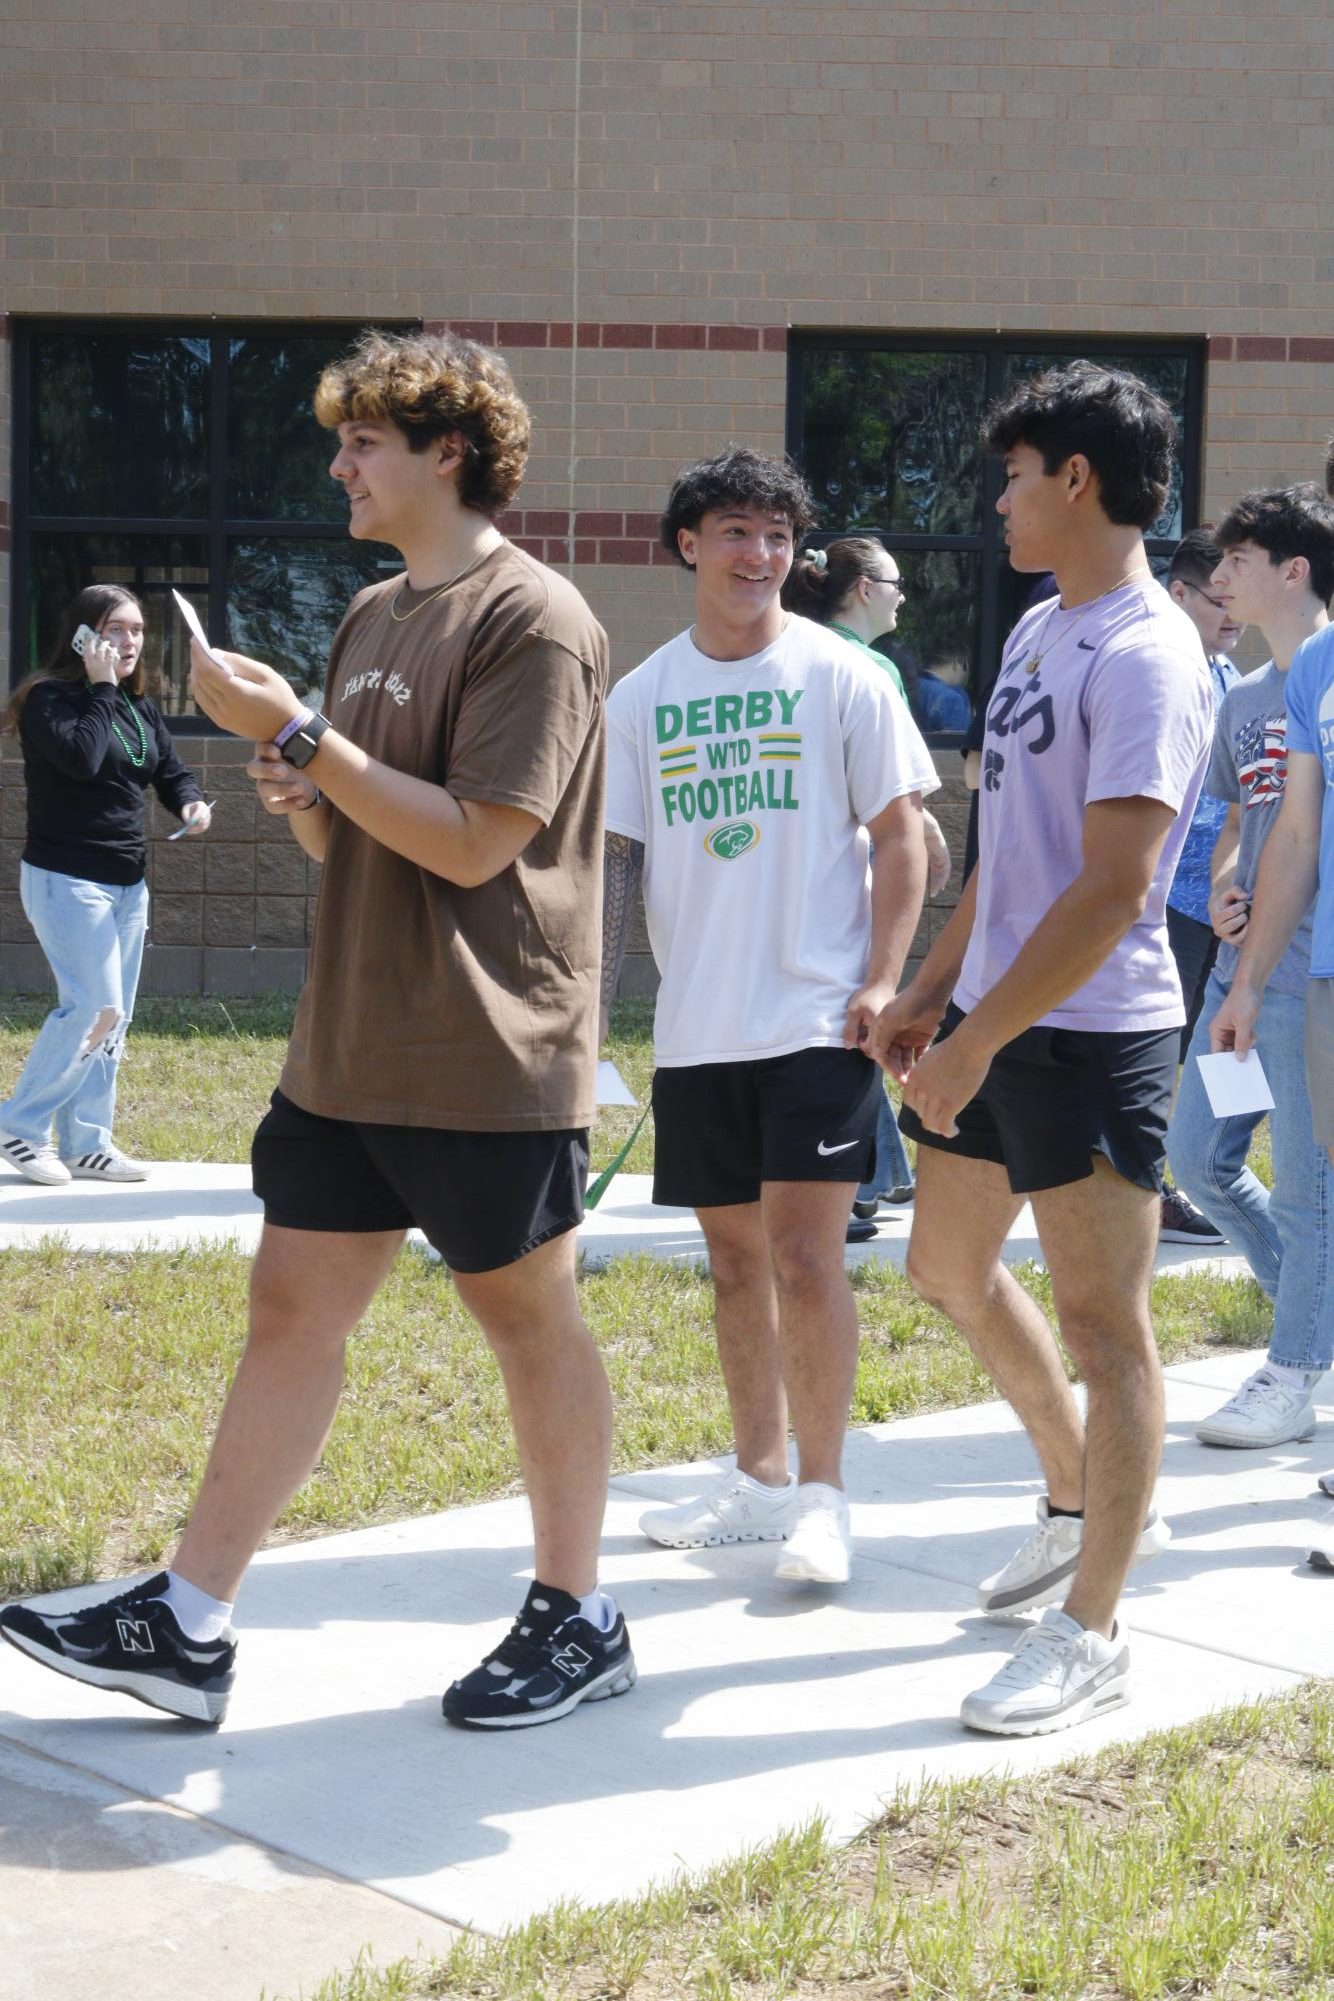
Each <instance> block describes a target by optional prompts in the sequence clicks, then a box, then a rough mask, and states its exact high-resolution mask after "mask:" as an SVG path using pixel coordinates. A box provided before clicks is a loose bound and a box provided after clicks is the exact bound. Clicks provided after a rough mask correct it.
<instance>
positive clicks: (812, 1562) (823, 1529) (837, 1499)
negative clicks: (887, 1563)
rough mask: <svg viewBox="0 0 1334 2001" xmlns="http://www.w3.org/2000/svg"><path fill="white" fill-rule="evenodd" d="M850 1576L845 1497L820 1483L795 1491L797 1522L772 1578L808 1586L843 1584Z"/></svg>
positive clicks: (836, 1490) (804, 1483)
mask: <svg viewBox="0 0 1334 2001" xmlns="http://www.w3.org/2000/svg"><path fill="white" fill-rule="evenodd" d="M851 1575H852V1536H851V1534H850V1532H849V1529H848V1497H847V1495H846V1494H844V1493H842V1492H841V1491H840V1489H839V1488H837V1487H827V1486H825V1484H824V1483H823V1481H820V1480H806V1481H803V1482H802V1484H801V1486H799V1487H798V1488H797V1500H796V1521H795V1522H794V1523H793V1526H792V1532H791V1534H790V1535H789V1536H788V1539H787V1548H786V1549H785V1550H784V1551H783V1554H782V1555H781V1556H780V1557H779V1559H778V1561H777V1563H776V1564H775V1565H774V1576H775V1577H791V1578H799V1579H801V1580H802V1581H804V1582H806V1583H809V1584H846V1583H847V1581H848V1579H849V1577H851Z"/></svg>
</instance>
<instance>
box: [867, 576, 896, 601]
mask: <svg viewBox="0 0 1334 2001" xmlns="http://www.w3.org/2000/svg"><path fill="white" fill-rule="evenodd" d="M862 582H863V583H864V584H888V585H889V587H890V589H891V590H893V591H897V592H898V594H899V596H900V597H902V596H903V583H902V580H901V579H900V578H899V577H874V576H872V577H863V578H862Z"/></svg>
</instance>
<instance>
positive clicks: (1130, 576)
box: [1024, 570, 1143, 674]
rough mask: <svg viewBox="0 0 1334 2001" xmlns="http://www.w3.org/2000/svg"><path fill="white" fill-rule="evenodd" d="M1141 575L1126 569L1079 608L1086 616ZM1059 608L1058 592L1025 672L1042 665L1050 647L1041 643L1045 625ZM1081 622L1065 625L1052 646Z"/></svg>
mask: <svg viewBox="0 0 1334 2001" xmlns="http://www.w3.org/2000/svg"><path fill="white" fill-rule="evenodd" d="M1141 575H1143V572H1142V571H1140V570H1127V571H1126V574H1125V575H1124V576H1123V577H1118V578H1117V580H1116V582H1115V583H1114V584H1109V585H1108V587H1107V589H1106V590H1105V591H1099V592H1098V595H1097V597H1095V598H1090V599H1089V601H1088V603H1087V604H1086V605H1082V606H1080V610H1081V611H1082V612H1083V613H1084V616H1085V617H1087V615H1088V613H1089V612H1091V611H1094V610H1096V608H1097V607H1098V606H1099V605H1100V604H1101V603H1102V601H1103V599H1104V598H1109V597H1110V596H1111V595H1112V592H1113V591H1119V590H1124V588H1125V586H1126V585H1127V584H1133V583H1134V581H1135V579H1136V577H1138V576H1141ZM1061 608H1062V607H1061V600H1060V596H1059V594H1058V596H1057V599H1056V602H1055V604H1054V605H1053V606H1052V608H1051V610H1050V611H1049V612H1048V613H1047V616H1046V617H1045V618H1044V619H1043V621H1042V630H1041V631H1040V632H1039V633H1038V636H1037V638H1036V640H1035V641H1034V642H1033V653H1032V656H1031V658H1029V659H1028V660H1025V662H1024V672H1025V674H1036V673H1037V671H1038V668H1039V667H1040V666H1041V665H1042V663H1043V661H1044V659H1045V658H1046V656H1047V654H1048V653H1049V652H1050V650H1051V648H1050V647H1048V646H1045V645H1044V644H1043V641H1044V640H1045V639H1046V637H1047V627H1048V626H1049V625H1050V624H1051V622H1052V620H1053V619H1054V618H1055V616H1056V614H1057V612H1058V611H1060V610H1061ZM1083 623H1084V619H1083V618H1077V619H1076V620H1075V622H1074V624H1073V625H1069V626H1067V627H1066V629H1065V631H1064V633H1059V632H1058V633H1057V635H1056V638H1055V639H1053V640H1052V646H1055V644H1056V642H1057V640H1059V639H1068V638H1069V637H1070V634H1071V633H1072V632H1078V630H1079V628H1080V626H1081V625H1082V624H1083Z"/></svg>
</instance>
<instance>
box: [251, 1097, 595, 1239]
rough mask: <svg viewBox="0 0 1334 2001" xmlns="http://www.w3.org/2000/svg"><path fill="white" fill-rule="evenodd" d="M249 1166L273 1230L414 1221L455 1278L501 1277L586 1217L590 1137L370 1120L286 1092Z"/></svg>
mask: <svg viewBox="0 0 1334 2001" xmlns="http://www.w3.org/2000/svg"><path fill="white" fill-rule="evenodd" d="M250 1165H251V1174H252V1177H253V1180H254V1187H255V1193H256V1195H258V1197H259V1198H260V1201H261V1202H262V1203H263V1204H264V1220H265V1222H266V1223H273V1224H276V1225H277V1226H278V1228H280V1229H283V1230H329V1231H335V1232H338V1233H340V1234H341V1233H344V1232H347V1233H361V1232H363V1231H365V1232H369V1231H372V1230H410V1229H412V1228H413V1226H414V1225H415V1226H416V1228H417V1229H419V1230H420V1231H421V1232H422V1234H423V1235H424V1236H425V1238H426V1239H427V1242H428V1243H430V1244H432V1245H434V1247H435V1249H436V1250H437V1251H439V1253H440V1255H441V1257H442V1258H443V1259H444V1261H445V1263H446V1264H447V1265H448V1266H449V1268H450V1270H451V1271H461V1272H479V1271H497V1270H499V1268H500V1267H501V1266H502V1265H512V1264H516V1263H517V1262H518V1260H519V1259H520V1258H522V1257H526V1256H527V1255H528V1252H529V1251H535V1250H536V1249H537V1247H538V1245H539V1244H545V1243H546V1242H547V1241H548V1240H549V1239H550V1238H552V1237H559V1236H561V1235H562V1234H563V1232H564V1231H566V1230H573V1229H574V1228H575V1227H576V1226H577V1225H578V1224H579V1223H580V1222H581V1221H582V1220H583V1213H584V1183H585V1181H586V1180H587V1178H588V1133H587V1131H586V1130H574V1129H571V1130H569V1131H562V1132H508V1133H504V1132H502V1133H471V1132H446V1131H441V1130H440V1129H439V1128H438V1127H436V1126H377V1125H365V1124H362V1123H361V1122H360V1121H356V1122H354V1121H352V1120H350V1119H325V1118H321V1117H320V1116H319V1115H318V1114H317V1113H315V1112H307V1111H303V1110H302V1109H301V1107H300V1106H299V1105H294V1104H293V1103H292V1101H291V1099H290V1098H285V1097H284V1096H283V1094H282V1092H281V1091H275V1092H274V1094H273V1098H272V1101H271V1103H270V1107H269V1110H268V1111H267V1112H266V1113H265V1115H264V1117H263V1119H261V1121H260V1124H259V1129H258V1131H257V1132H256V1134H255V1138H254V1143H253V1145H252V1146H251V1149H250Z"/></svg>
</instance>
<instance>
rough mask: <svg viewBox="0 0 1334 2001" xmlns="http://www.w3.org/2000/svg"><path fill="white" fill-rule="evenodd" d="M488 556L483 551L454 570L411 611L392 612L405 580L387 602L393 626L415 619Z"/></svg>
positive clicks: (400, 595)
mask: <svg viewBox="0 0 1334 2001" xmlns="http://www.w3.org/2000/svg"><path fill="white" fill-rule="evenodd" d="M490 554H491V551H490V550H489V549H483V551H482V553H481V555H480V556H474V557H473V559H472V561H471V562H470V563H465V564H464V565H463V568H462V569H461V570H456V571H455V573H454V575H453V576H452V577H450V578H449V579H448V580H447V582H445V583H443V584H441V586H440V588H439V589H438V590H434V591H432V592H431V595H430V597H428V598H423V599H422V601H421V603H420V604H415V605H413V607H412V610H411V611H403V612H398V611H395V610H394V606H395V605H396V604H397V603H398V600H399V599H400V598H401V597H402V595H403V593H404V591H405V590H406V589H407V588H408V585H407V581H406V579H405V580H404V581H403V582H402V583H401V584H400V585H399V587H398V589H397V591H396V592H395V594H394V596H393V597H392V598H391V599H390V601H389V616H390V618H392V619H393V621H394V624H395V625H406V624H407V622H408V620H409V619H410V618H415V617H416V616H417V613H418V612H419V611H425V609H426V607H427V605H428V604H434V603H435V601H436V599H437V598H442V597H443V596H444V595H445V592H446V591H448V590H452V589H453V588H454V585H455V584H457V583H459V582H461V580H462V579H463V578H464V577H466V576H467V574H468V572H469V570H475V569H476V568H477V565H478V564H479V563H480V562H483V561H484V560H485V558H486V557H487V556H489V555H490Z"/></svg>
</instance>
